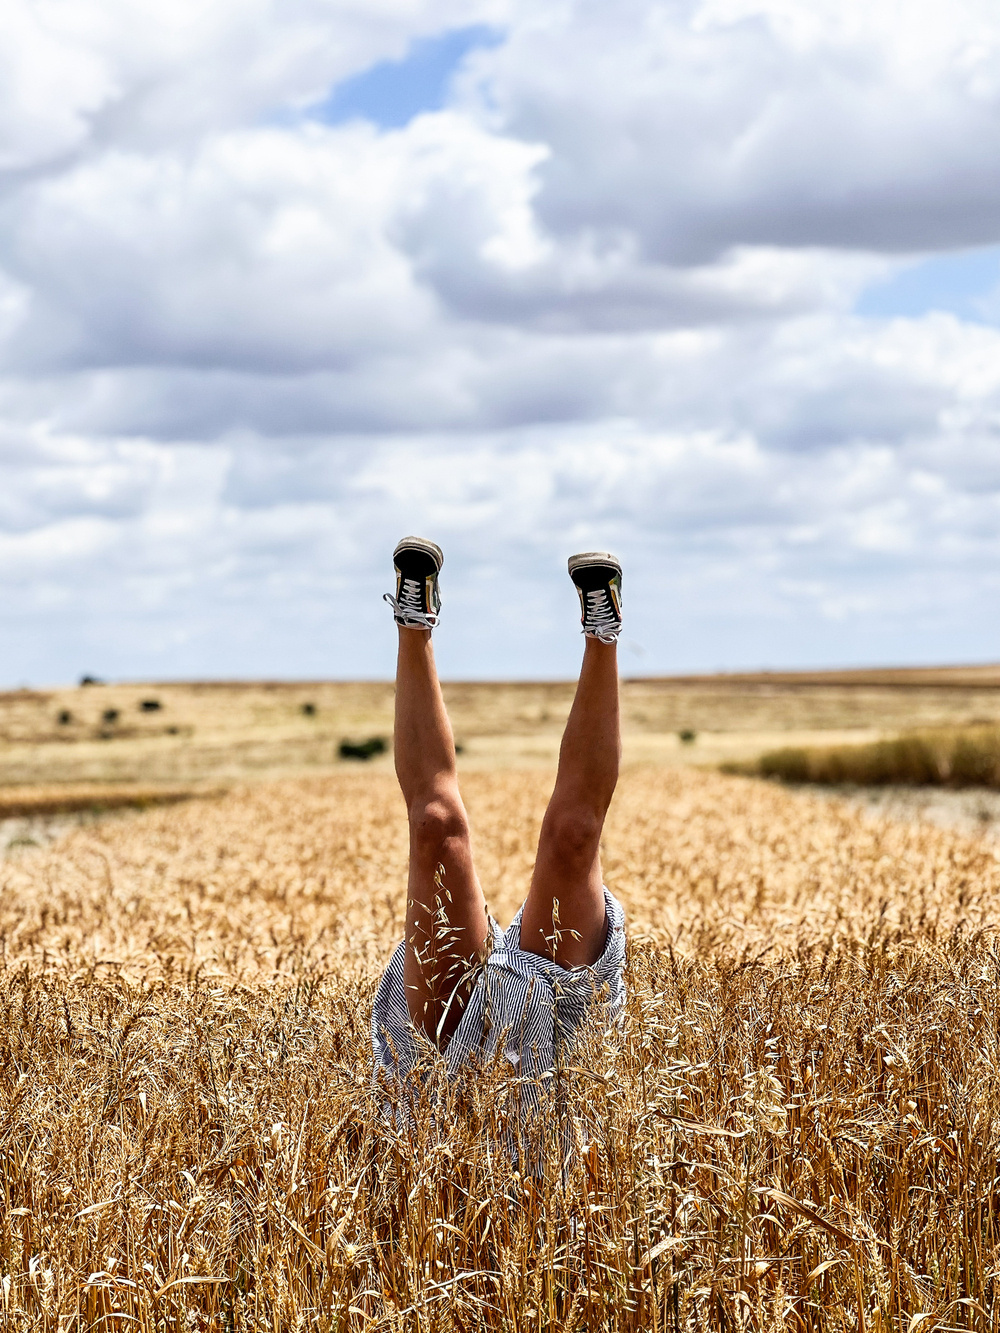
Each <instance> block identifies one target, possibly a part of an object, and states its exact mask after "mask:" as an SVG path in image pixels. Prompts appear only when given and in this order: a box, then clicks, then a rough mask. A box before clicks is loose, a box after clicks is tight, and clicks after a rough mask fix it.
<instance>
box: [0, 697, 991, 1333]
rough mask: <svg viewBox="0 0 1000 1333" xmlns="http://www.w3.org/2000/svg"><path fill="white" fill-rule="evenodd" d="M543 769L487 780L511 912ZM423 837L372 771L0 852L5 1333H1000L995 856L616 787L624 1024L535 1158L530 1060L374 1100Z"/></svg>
mask: <svg viewBox="0 0 1000 1333" xmlns="http://www.w3.org/2000/svg"><path fill="white" fill-rule="evenodd" d="M265 697H266V696H265ZM289 725H290V724H289ZM123 744H124V742H123ZM550 782H551V771H547V770H544V769H539V768H526V769H525V768H521V769H510V770H503V769H500V770H496V771H470V772H469V773H467V774H466V777H465V784H464V785H465V790H466V794H467V799H468V804H469V808H470V813H471V817H472V821H473V828H474V831H475V837H476V848H477V859H478V863H479V867H480V871H481V874H482V878H483V882H484V886H485V888H486V892H487V896H488V899H489V901H490V903H491V906H492V908H493V910H494V912H495V913H496V915H497V917H498V918H499V919H500V921H501V922H503V923H506V922H507V921H509V920H510V917H511V915H512V913H513V911H514V910H515V907H516V906H517V904H518V902H519V901H520V899H521V897H522V895H523V893H524V890H525V886H526V884H527V882H528V877H529V874H530V870H531V864H532V857H533V850H534V845H535V838H536V836H537V831H538V827H539V823H540V820H541V815H542V811H543V809H544V804H545V800H546V798H547V794H548V791H549V788H550ZM405 836H406V830H405V821H404V819H403V818H402V810H401V805H400V801H399V797H398V793H397V792H396V790H395V785H394V781H393V778H392V775H391V774H390V773H389V772H386V771H385V770H384V769H383V770H381V771H380V770H378V769H377V768H374V767H363V766H362V767H358V768H352V769H348V768H346V766H345V767H343V768H342V769H341V771H339V772H333V773H324V774H318V775H316V776H313V777H307V778H296V779H287V778H286V779H282V780H280V781H255V782H254V783H253V784H251V785H244V786H237V787H235V788H234V789H233V790H231V791H230V792H229V793H228V794H227V795H225V796H221V797H206V798H203V799H195V800H191V801H188V802H186V803H183V804H179V805H175V806H173V807H167V808H162V809H155V810H149V811H146V812H145V813H130V814H124V815H120V816H113V817H109V818H107V819H105V820H103V821H100V822H97V823H93V824H91V825H89V826H87V827H84V828H80V829H77V830H75V831H71V832H69V833H67V834H64V835H63V836H62V837H60V838H58V839H57V840H56V841H55V842H53V843H52V845H51V846H49V847H48V848H45V849H35V848H28V847H21V848H16V849H14V850H13V851H12V852H11V853H10V854H9V855H8V857H7V859H6V860H5V861H3V862H0V1014H2V1018H0V1325H2V1327H3V1329H4V1333H7V1330H10V1331H11V1333H28V1331H29V1330H31V1331H32V1333H34V1331H35V1330H44V1331H46V1333H49V1331H50V1333H67V1331H68V1330H72V1333H77V1331H78V1330H79V1333H83V1330H88V1331H89V1330H92V1329H110V1328H126V1327H127V1328H139V1329H142V1330H148V1331H149V1333H153V1330H155V1331H156V1333H160V1330H164V1331H166V1330H169V1331H170V1333H174V1331H175V1330H178V1331H179V1330H182V1329H183V1330H185V1331H186V1333H187V1331H190V1330H198V1331H199V1333H200V1331H202V1330H204V1331H205V1333H228V1331H229V1330H233V1331H234V1333H235V1331H237V1330H239V1331H243V1330H247V1331H249V1330H254V1333H256V1331H257V1330H264V1329H268V1330H292V1329H294V1330H297V1331H298V1330H302V1331H303V1333H305V1331H307V1330H314V1329H315V1330H322V1331H323V1333H333V1330H337V1331H338V1333H346V1331H347V1330H351V1331H352V1333H353V1331H354V1330H357V1331H358V1333H361V1331H362V1330H363V1331H364V1333H369V1331H371V1333H375V1330H379V1331H381V1330H406V1331H407V1333H410V1330H412V1333H418V1331H419V1333H424V1330H426V1331H427V1333H431V1331H433V1333H439V1331H440V1333H465V1331H466V1330H470V1329H476V1330H497V1331H498V1333H499V1330H505V1331H506V1330H515V1329H516V1330H518V1333H520V1331H521V1330H531V1331H532V1333H543V1330H544V1333H574V1331H575V1330H580V1329H598V1328H599V1329H608V1330H614V1331H616V1333H640V1330H641V1331H643V1333H645V1330H651V1329H652V1330H672V1331H673V1333H679V1331H680V1330H684V1331H685V1333H695V1331H696V1330H697V1333H702V1330H711V1331H712V1333H715V1331H716V1330H718V1331H719V1333H721V1331H722V1330H726V1333H730V1331H731V1330H735V1329H747V1330H750V1329H752V1330H762V1331H766V1333H771V1331H772V1330H803V1329H805V1330H809V1331H810V1333H826V1331H827V1330H830V1331H831V1333H833V1331H834V1330H835V1331H836V1333H848V1330H851V1331H852V1333H853V1331H854V1330H859V1329H862V1328H863V1329H866V1330H880V1331H881V1333H887V1331H888V1330H896V1329H909V1330H916V1329H918V1328H919V1329H922V1330H927V1329H944V1328H956V1327H958V1328H965V1329H976V1330H981V1331H982V1333H986V1330H989V1329H994V1328H995V1327H996V1326H997V1319H998V1316H1000V1307H998V1304H997V1282H996V1274H997V1272H998V1271H1000V1225H998V1221H997V1219H998V1217H1000V1183H998V1180H997V1175H996V1162H997V1157H998V1153H1000V1046H998V1039H997V1033H998V1032H1000V984H998V983H1000V939H998V933H997V932H998V926H1000V860H998V857H997V855H996V853H995V852H994V850H993V849H992V848H991V846H990V845H989V844H988V843H985V842H984V841H982V840H979V839H977V840H970V839H966V838H964V837H962V836H961V835H959V834H957V833H954V832H950V831H945V830H941V829H937V828H933V827H930V826H925V825H916V824H912V823H911V824H901V823H893V822H879V821H878V820H874V819H872V818H871V817H869V816H864V815H862V814H861V813H860V812H859V811H858V810H857V809H855V808H853V807H851V806H849V805H846V804H844V803H840V802H837V801H830V800H820V799H817V798H814V797H810V796H804V795H801V794H794V793H789V792H787V791H785V790H782V789H780V788H778V787H775V786H772V785H768V784H765V783H762V782H757V781H754V780H751V779H745V778H736V777H724V776H721V775H719V774H715V773H709V772H699V771H698V770H697V769H694V768H691V767H676V766H675V767H666V766H662V765H656V766H642V765H637V766H632V767H630V768H629V769H628V770H627V771H626V773H625V775H624V777H623V781H622V785H621V788H620V792H619V796H618V798H616V803H615V806H614V807H613V811H612V815H611V819H610V822H609V825H608V828H607V837H606V845H605V873H606V878H607V881H608V883H609V885H610V886H611V888H612V889H613V891H614V892H615V893H616V894H617V895H618V896H619V897H620V898H621V900H622V901H623V903H624V905H625V907H626V910H627V913H628V920H629V932H630V946H629V962H628V969H627V981H628V986H629V1000H628V1006H627V1011H626V1014H625V1016H624V1020H623V1023H622V1026H621V1027H620V1028H619V1029H615V1030H612V1031H608V1032H604V1031H602V1030H601V1028H600V1027H598V1028H596V1029H595V1030H594V1031H593V1032H592V1033H591V1034H590V1036H589V1037H588V1039H587V1041H586V1042H585V1043H584V1045H583V1046H582V1047H581V1048H579V1049H578V1050H576V1051H575V1052H574V1055H573V1059H572V1062H571V1063H567V1064H566V1066H565V1067H564V1068H563V1070H562V1073H561V1081H560V1089H561V1092H560V1096H559V1098H558V1099H557V1100H556V1101H555V1102H554V1103H553V1104H552V1105H551V1108H550V1110H549V1113H548V1114H547V1115H546V1117H545V1118H544V1120H543V1121H542V1122H540V1123H538V1124H536V1125H535V1126H534V1127H532V1128H530V1129H529V1130H528V1131H526V1134H527V1137H526V1139H525V1141H524V1147H525V1150H526V1151H529V1152H530V1158H529V1160H530V1161H531V1162H532V1163H533V1164H534V1165H533V1167H532V1168H531V1170H530V1171H529V1170H528V1167H527V1165H526V1163H522V1164H521V1169H520V1172H517V1171H515V1167H516V1166H517V1161H516V1157H512V1156H511V1153H512V1152H516V1140H515V1141H514V1142H513V1143H512V1140H511V1139H510V1137H509V1136H508V1137H506V1138H505V1137H504V1134H505V1131H504V1130H503V1129H502V1126H504V1125H505V1124H506V1125H508V1126H509V1125H511V1124H512V1123H515V1121H512V1120H511V1118H510V1117H511V1114H512V1111H511V1107H512V1105H513V1106H514V1107H516V1105H517V1097H518V1095H519V1094H518V1085H517V1080H516V1077H515V1076H514V1075H515V1073H516V1071H515V1070H513V1068H512V1066H510V1065H509V1064H507V1063H506V1062H504V1061H501V1062H500V1063H499V1064H497V1065H496V1066H491V1067H487V1068H486V1069H485V1070H483V1071H481V1073H479V1074H478V1075H477V1077H476V1078H475V1079H474V1080H471V1081H469V1080H467V1081H465V1082H463V1083H462V1084H460V1085H456V1086H454V1087H450V1088H449V1087H445V1086H443V1085H440V1084H439V1083H438V1082H437V1081H436V1076H434V1075H433V1074H430V1075H428V1078H429V1080H430V1081H429V1083H428V1085H427V1088H426V1089H425V1091H424V1092H423V1093H421V1094H419V1095H418V1110H417V1112H416V1113H415V1117H414V1118H412V1119H411V1118H409V1117H408V1116H407V1115H406V1114H405V1113H401V1119H400V1120H399V1121H398V1122H397V1121H394V1120H393V1119H392V1118H386V1116H385V1115H384V1114H383V1112H382V1109H381V1095H382V1094H379V1093H377V1092H375V1091H373V1089H372V1086H371V1074H370V1048H369V1036H368V1021H369V1014H370V1005H371V998H372V994H373V990H374V987H375V985H376V983H377V980H378V977H379V975H380V971H381V968H382V967H383V965H384V963H385V960H386V958H387V956H388V953H389V951H390V950H391V948H392V947H393V946H394V944H395V942H396V941H397V939H398V938H399V934H400V929H401V920H402V915H403V910H404V887H403V886H404V875H405ZM435 1090H436V1091H435ZM415 1095H416V1094H415ZM420 1097H423V1098H424V1101H423V1102H422V1103H420ZM435 1097H436V1098H437V1100H436V1101H434V1100H433V1098H435ZM512 1098H513V1099H514V1100H513V1103H512V1101H511V1099H512ZM428 1099H431V1100H428ZM505 1145H506V1146H505ZM564 1152H565V1153H567V1154H568V1156H567V1157H566V1165H565V1167H563V1166H561V1165H560V1161H561V1157H562V1154H563V1153H564ZM526 1171H527V1172H528V1177H529V1178H528V1179H526V1177H525V1174H524V1173H525V1172H526ZM532 1171H534V1172H536V1173H537V1174H534V1175H533V1174H532Z"/></svg>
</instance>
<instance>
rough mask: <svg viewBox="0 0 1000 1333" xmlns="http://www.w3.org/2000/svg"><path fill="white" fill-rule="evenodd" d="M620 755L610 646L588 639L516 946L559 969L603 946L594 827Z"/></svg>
mask: <svg viewBox="0 0 1000 1333" xmlns="http://www.w3.org/2000/svg"><path fill="white" fill-rule="evenodd" d="M620 757H621V739H620V734H619V720H618V654H617V649H616V647H615V645H614V644H605V643H601V642H599V641H598V640H597V639H593V638H589V637H588V638H587V640H586V647H585V648H584V652H583V666H582V667H581V669H580V682H579V684H578V685H577V688H576V698H575V699H574V700H573V707H572V708H571V709H570V714H569V718H568V719H567V722H566V730H565V732H564V733H563V739H562V746H561V748H560V751H559V773H558V776H557V777H556V785H555V790H554V791H553V793H552V799H551V800H550V801H549V805H548V809H547V810H546V811H545V818H544V819H543V820H542V831H541V835H540V837H539V839H538V855H537V857H536V859H535V871H534V874H533V875H532V877H531V888H530V889H529V891H528V899H527V902H526V903H525V905H524V915H523V916H522V917H521V948H522V949H526V950H527V951H528V952H529V953H537V954H542V955H543V956H545V957H547V958H554V959H555V961H556V962H557V963H559V964H561V965H562V966H563V967H582V966H586V965H588V964H590V963H595V962H596V961H597V959H598V958H599V957H600V956H601V951H602V950H603V948H604V942H605V930H606V923H605V911H604V881H603V878H602V875H601V857H600V845H601V830H602V828H603V827H604V817H605V815H606V814H607V812H608V806H609V805H610V804H611V797H612V796H613V795H614V790H615V784H616V783H617V781H618V763H619V759H620Z"/></svg>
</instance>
